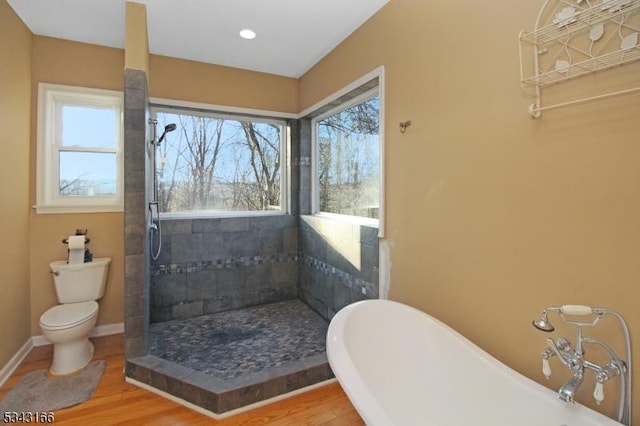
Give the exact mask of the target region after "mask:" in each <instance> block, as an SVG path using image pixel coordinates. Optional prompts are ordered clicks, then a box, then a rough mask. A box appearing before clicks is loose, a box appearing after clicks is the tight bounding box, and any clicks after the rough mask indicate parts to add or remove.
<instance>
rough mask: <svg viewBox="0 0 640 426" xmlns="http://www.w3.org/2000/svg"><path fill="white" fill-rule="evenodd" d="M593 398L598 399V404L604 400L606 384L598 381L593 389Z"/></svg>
mask: <svg viewBox="0 0 640 426" xmlns="http://www.w3.org/2000/svg"><path fill="white" fill-rule="evenodd" d="M593 399H595V400H596V404H598V405H600V403H602V401H604V384H603V383H600V382H596V387H595V389H594V390H593Z"/></svg>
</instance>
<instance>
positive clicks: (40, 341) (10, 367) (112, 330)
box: [0, 322, 124, 388]
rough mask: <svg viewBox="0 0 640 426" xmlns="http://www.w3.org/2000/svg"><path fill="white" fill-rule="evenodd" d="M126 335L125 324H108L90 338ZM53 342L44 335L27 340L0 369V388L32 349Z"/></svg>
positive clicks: (96, 328) (96, 329)
mask: <svg viewBox="0 0 640 426" xmlns="http://www.w3.org/2000/svg"><path fill="white" fill-rule="evenodd" d="M120 333H124V323H123V322H120V323H116V324H107V325H99V326H97V327H95V328H94V329H93V331H92V332H91V336H90V337H101V336H110V335H112V334H120ZM50 344H51V342H50V341H48V340H47V339H45V338H44V336H42V335H38V336H31V337H29V338H28V339H27V341H26V342H25V343H24V345H22V347H21V348H20V349H19V350H18V352H16V354H15V355H14V356H13V357H11V359H10V360H9V362H8V363H7V364H6V365H5V366H4V367H2V369H0V388H1V387H2V385H4V382H6V381H7V379H8V378H9V377H11V375H12V374H13V372H14V371H16V368H18V367H19V366H20V364H21V363H22V361H23V360H24V359H25V358H26V357H27V355H29V352H31V349H33V348H34V347H36V346H45V345H50Z"/></svg>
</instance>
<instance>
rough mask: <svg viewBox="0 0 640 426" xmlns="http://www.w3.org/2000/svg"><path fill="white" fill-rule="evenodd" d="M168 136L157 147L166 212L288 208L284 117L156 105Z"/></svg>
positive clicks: (159, 187)
mask: <svg viewBox="0 0 640 426" xmlns="http://www.w3.org/2000/svg"><path fill="white" fill-rule="evenodd" d="M152 115H153V116H154V118H155V119H156V120H157V121H158V123H157V126H158V131H159V132H161V131H162V130H163V129H165V127H166V126H167V125H169V124H175V125H176V129H175V130H174V131H172V132H170V133H167V134H166V135H165V138H164V140H163V141H162V142H161V143H160V144H159V145H158V146H157V148H156V152H155V157H156V158H155V162H156V178H157V179H156V181H157V197H158V200H157V201H158V206H159V210H160V213H161V214H162V215H163V216H165V217H166V216H173V217H180V216H229V215H231V216H233V215H238V214H242V215H247V214H248V215H256V214H273V213H287V212H288V205H287V204H288V197H287V193H288V192H287V191H288V185H287V173H288V170H287V141H288V138H287V125H286V122H285V121H284V120H281V119H272V118H265V117H256V116H244V115H235V114H230V113H219V112H214V111H203V110H200V109H198V110H196V109H193V110H192V109H185V108H177V107H168V106H162V105H155V106H153V107H152Z"/></svg>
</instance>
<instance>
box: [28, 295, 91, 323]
mask: <svg viewBox="0 0 640 426" xmlns="http://www.w3.org/2000/svg"><path fill="white" fill-rule="evenodd" d="M97 314H98V303H97V302H96V301H95V300H90V301H88V302H78V303H65V304H63V305H58V306H54V307H53V308H51V309H49V310H48V311H46V312H45V313H44V314H42V316H41V317H40V326H41V327H43V328H47V329H48V330H63V329H66V328H71V327H74V326H76V325H78V324H81V323H83V322H85V321H86V320H88V319H90V318H91V317H93V316H95V315H97Z"/></svg>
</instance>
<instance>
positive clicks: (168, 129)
mask: <svg viewBox="0 0 640 426" xmlns="http://www.w3.org/2000/svg"><path fill="white" fill-rule="evenodd" d="M175 129H176V125H175V123H171V124H167V125H166V126H164V132H162V135H161V136H160V139H158V142H156V145H160V143H161V142H162V141H163V140H164V137H165V136H166V135H167V133H169V132H173V131H174V130H175Z"/></svg>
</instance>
